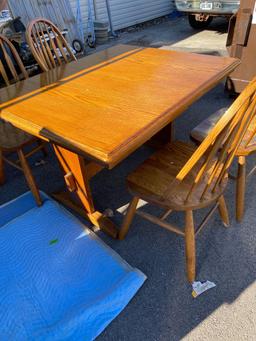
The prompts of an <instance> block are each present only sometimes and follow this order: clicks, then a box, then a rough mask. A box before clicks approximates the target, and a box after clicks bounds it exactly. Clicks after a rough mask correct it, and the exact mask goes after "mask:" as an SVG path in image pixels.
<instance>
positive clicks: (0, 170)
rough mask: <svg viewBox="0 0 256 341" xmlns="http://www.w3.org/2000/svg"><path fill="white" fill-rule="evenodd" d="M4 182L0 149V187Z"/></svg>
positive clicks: (2, 159)
mask: <svg viewBox="0 0 256 341" xmlns="http://www.w3.org/2000/svg"><path fill="white" fill-rule="evenodd" d="M4 182H5V176H4V158H3V151H2V150H1V149H0V185H3V183H4Z"/></svg>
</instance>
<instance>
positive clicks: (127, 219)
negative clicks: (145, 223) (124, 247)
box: [118, 197, 139, 240]
mask: <svg viewBox="0 0 256 341" xmlns="http://www.w3.org/2000/svg"><path fill="white" fill-rule="evenodd" d="M138 202H139V198H138V197H133V199H132V201H131V202H130V204H129V207H128V210H127V213H126V215H125V217H124V221H123V224H122V227H121V230H120V232H119V235H118V238H119V240H123V239H124V238H125V236H126V235H127V233H128V231H129V227H130V225H131V222H132V220H133V217H134V215H135V212H136V208H137V205H138Z"/></svg>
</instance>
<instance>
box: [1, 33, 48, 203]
mask: <svg viewBox="0 0 256 341" xmlns="http://www.w3.org/2000/svg"><path fill="white" fill-rule="evenodd" d="M0 51H1V56H2V57H1V60H0V75H1V76H2V80H3V82H4V83H5V85H6V86H7V87H9V86H11V85H12V84H13V83H17V82H19V81H21V80H23V79H26V78H28V74H27V72H26V70H25V67H24V65H23V63H22V61H21V59H20V57H19V55H18V53H17V51H16V49H15V47H14V46H13V45H12V43H11V42H10V41H9V40H8V39H7V38H5V37H4V36H2V35H0ZM7 89H8V88H7ZM29 145H31V147H33V148H32V149H31V148H30V151H29V152H28V153H27V154H25V152H24V148H25V147H27V146H29ZM34 145H35V147H34ZM44 148H45V144H44V143H43V142H41V141H40V140H38V139H36V138H34V137H33V136H31V135H29V134H27V133H25V132H23V131H22V130H19V129H17V128H15V127H14V126H13V125H11V124H9V123H7V122H5V121H4V120H1V119H0V184H3V183H4V181H5V174H4V163H5V162H6V163H8V164H10V165H11V166H13V167H15V168H17V169H19V170H21V171H23V172H24V175H25V177H26V180H27V183H28V185H29V187H30V189H31V191H32V193H33V195H34V197H35V200H36V202H37V204H38V205H41V199H40V195H39V191H38V189H37V186H36V183H35V179H34V177H33V175H32V172H31V169H30V167H29V164H28V162H27V157H29V156H31V155H33V154H34V153H35V152H37V151H39V150H42V151H43V152H44V154H45V153H46V150H45V149H44ZM12 153H17V154H18V160H17V161H12V160H10V159H9V157H8V156H9V155H10V154H12Z"/></svg>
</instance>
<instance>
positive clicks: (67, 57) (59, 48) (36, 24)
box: [26, 18, 76, 71]
mask: <svg viewBox="0 0 256 341" xmlns="http://www.w3.org/2000/svg"><path fill="white" fill-rule="evenodd" d="M26 35H27V42H28V44H29V47H30V49H31V51H32V53H33V56H34V58H35V59H36V61H37V62H38V64H39V66H40V68H41V69H42V70H43V71H48V70H51V69H53V68H55V67H56V66H59V65H61V64H63V63H68V62H70V61H73V60H76V57H75V55H74V54H73V52H72V50H71V48H70V46H69V45H68V43H67V41H66V39H65V38H64V37H63V35H62V33H61V32H60V30H59V29H58V27H57V26H55V25H54V24H53V23H52V22H51V21H49V20H47V19H44V18H38V19H35V20H33V21H31V22H30V23H29V25H28V28H27V32H26Z"/></svg>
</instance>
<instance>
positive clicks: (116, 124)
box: [0, 45, 239, 168]
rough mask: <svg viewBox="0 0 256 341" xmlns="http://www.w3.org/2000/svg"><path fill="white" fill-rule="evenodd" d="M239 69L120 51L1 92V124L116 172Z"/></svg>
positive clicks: (149, 51) (221, 62)
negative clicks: (190, 107)
mask: <svg viewBox="0 0 256 341" xmlns="http://www.w3.org/2000/svg"><path fill="white" fill-rule="evenodd" d="M238 64H239V61H238V60H237V59H234V58H228V57H216V56H208V55H199V54H190V53H185V52H176V51H165V50H160V49H154V48H138V47H134V46H127V45H119V46H116V47H113V48H110V49H107V50H105V51H102V52H99V53H96V54H93V55H91V56H88V57H85V58H82V59H80V60H79V61H78V62H72V63H70V64H67V65H64V66H62V67H59V68H57V69H56V70H52V71H50V72H47V73H44V74H41V75H38V76H35V77H31V78H30V79H28V80H25V81H22V82H20V83H18V84H15V85H12V86H11V87H8V88H3V89H1V90H0V100H1V105H0V109H1V112H0V116H1V118H3V119H5V120H7V121H9V122H11V123H12V124H13V125H15V126H16V127H18V128H21V129H23V130H25V131H27V132H29V133H31V134H33V135H35V136H39V137H41V138H44V139H46V140H50V141H52V142H55V143H57V144H59V145H61V146H63V147H66V148H67V149H70V150H73V151H77V152H78V153H80V154H83V155H85V156H87V157H88V158H91V159H93V160H96V161H97V162H99V163H102V164H104V165H105V166H106V167H109V168H112V167H114V166H115V165H116V164H117V163H118V162H120V161H121V160H123V159H124V158H125V157H126V156H127V155H129V154H130V153H131V152H132V151H134V150H135V149H136V148H138V147H139V146H140V145H142V144H143V143H144V142H145V141H147V140H148V139H149V138H151V137H152V136H153V135H154V134H155V133H156V132H158V131H159V130H160V129H162V128H163V127H164V126H166V125H167V124H168V123H170V122H171V121H173V120H174V119H175V118H176V117H177V116H178V115H180V113H182V112H183V111H184V110H185V109H186V108H187V107H188V106H189V105H190V104H191V103H193V102H194V101H195V100H197V99H198V98H199V97H201V96H202V95H203V94H205V93H206V92H207V91H208V90H209V89H211V88H212V87H214V86H215V85H216V84H217V83H218V82H220V80H222V79H223V78H224V77H225V76H227V75H228V74H229V73H230V72H231V71H233V70H234V69H235V67H236V66H237V65H238ZM206 110H207V108H206Z"/></svg>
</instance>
